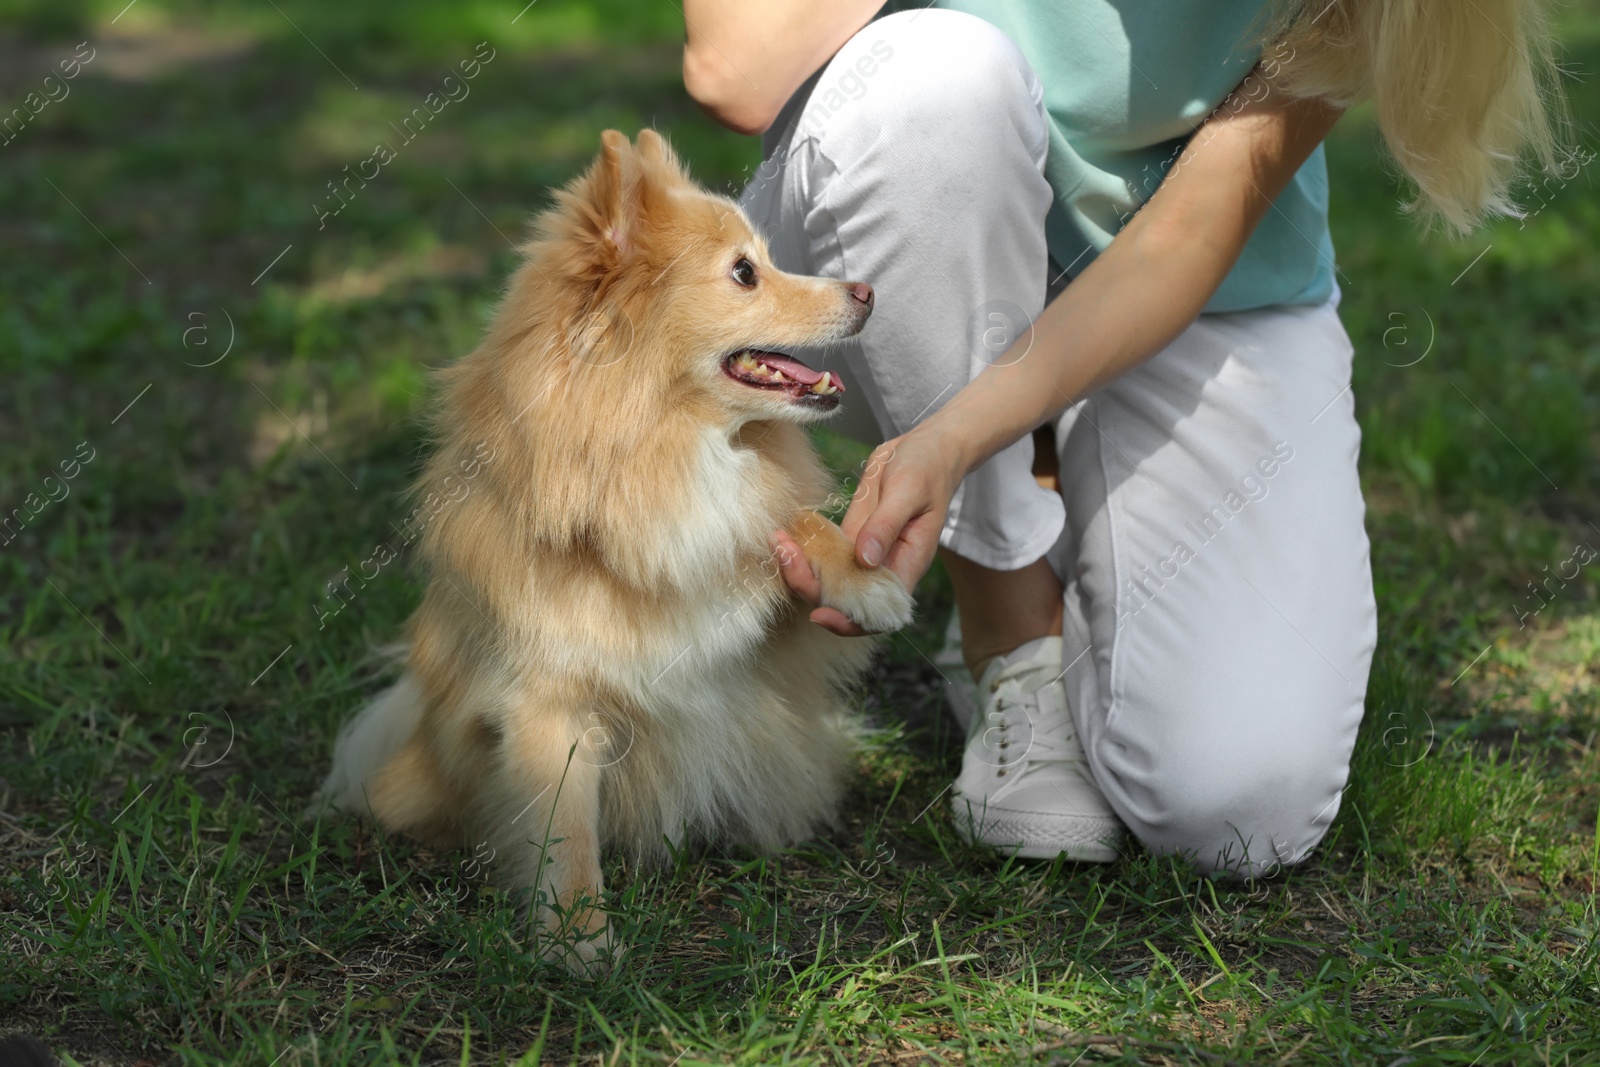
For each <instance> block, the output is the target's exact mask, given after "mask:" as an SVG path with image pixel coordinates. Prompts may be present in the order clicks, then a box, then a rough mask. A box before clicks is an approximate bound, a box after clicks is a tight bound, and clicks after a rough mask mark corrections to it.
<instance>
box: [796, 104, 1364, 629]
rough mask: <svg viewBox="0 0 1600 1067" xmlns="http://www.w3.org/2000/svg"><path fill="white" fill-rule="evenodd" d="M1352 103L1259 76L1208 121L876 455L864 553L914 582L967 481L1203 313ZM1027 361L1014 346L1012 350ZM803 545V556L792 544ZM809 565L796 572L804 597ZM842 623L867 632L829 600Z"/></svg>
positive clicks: (859, 550) (827, 615) (821, 618)
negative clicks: (1045, 303) (1082, 255)
mask: <svg viewBox="0 0 1600 1067" xmlns="http://www.w3.org/2000/svg"><path fill="white" fill-rule="evenodd" d="M1338 117H1339V111H1338V110H1336V109H1334V108H1331V107H1328V106H1327V105H1325V104H1323V103H1322V102H1320V101H1314V100H1313V101H1307V100H1291V99H1288V98H1286V97H1285V96H1284V95H1283V94H1282V93H1278V92H1273V91H1270V90H1269V88H1268V86H1267V85H1266V83H1265V82H1263V81H1262V80H1261V79H1260V77H1259V76H1258V75H1254V74H1253V75H1251V77H1250V78H1248V79H1246V80H1245V82H1244V84H1242V85H1241V86H1240V87H1239V89H1238V90H1237V91H1236V92H1235V94H1234V96H1233V97H1230V102H1229V103H1228V104H1226V105H1224V107H1223V108H1221V109H1219V111H1218V113H1217V114H1216V115H1214V116H1212V117H1211V118H1210V119H1208V120H1207V121H1206V123H1205V124H1203V125H1202V126H1201V127H1200V129H1199V130H1198V131H1197V132H1196V133H1195V135H1194V137H1193V138H1192V139H1191V140H1190V142H1189V144H1188V145H1187V146H1186V147H1185V149H1184V151H1183V154H1182V155H1180V156H1179V157H1178V160H1177V162H1176V163H1175V164H1174V165H1173V168H1172V170H1171V171H1170V172H1169V173H1168V175H1167V177H1166V179H1165V180H1164V181H1163V182H1162V183H1161V185H1160V186H1159V187H1158V189H1157V191H1156V193H1155V195H1154V196H1152V197H1151V198H1150V201H1149V203H1148V204H1146V205H1145V206H1144V208H1143V209H1142V210H1141V211H1140V212H1139V213H1138V214H1137V215H1135V216H1134V217H1133V219H1132V220H1130V221H1129V222H1128V224H1127V225H1126V226H1125V227H1123V229H1122V231H1121V232H1120V233H1118V234H1117V236H1116V237H1115V238H1114V239H1113V240H1112V242H1111V244H1110V246H1109V247H1107V248H1106V250H1105V251H1104V252H1102V253H1101V254H1100V255H1099V257H1097V258H1096V259H1095V261H1094V262H1093V263H1091V264H1090V265H1089V266H1088V267H1087V268H1086V269H1085V270H1084V271H1083V273H1082V274H1081V275H1080V276H1078V277H1077V278H1076V279H1074V280H1073V282H1072V284H1071V285H1069V286H1068V287H1067V289H1066V291H1065V292H1064V293H1063V294H1062V295H1061V296H1060V297H1058V298H1057V299H1056V300H1055V301H1054V302H1053V303H1052V304H1051V305H1050V306H1049V307H1048V308H1046V309H1045V311H1044V313H1043V314H1041V315H1040V316H1039V318H1038V320H1037V321H1036V322H1035V323H1034V324H1033V327H1032V329H1031V331H1029V332H1028V333H1024V334H1023V335H1022V336H1021V337H1019V338H1018V339H1017V340H1016V342H1015V343H1014V345H1013V348H1012V351H1019V350H1020V351H1022V352H1024V353H1026V354H1025V355H1023V356H1022V357H1021V358H1017V359H1016V360H1015V362H1011V363H1006V362H1005V360H1004V358H1003V359H1002V360H1001V362H1000V363H999V364H997V365H995V366H993V367H990V368H989V369H988V370H985V371H984V372H983V373H982V374H980V375H979V376H978V377H977V378H975V379H974V380H973V381H972V382H971V383H970V384H968V385H967V386H966V387H965V388H963V389H962V390H961V391H960V392H959V393H957V394H956V395H955V396H954V397H953V398H952V399H951V401H950V402H949V403H948V404H946V405H945V406H944V407H943V408H941V409H940V410H939V411H937V412H935V413H934V414H933V415H932V416H930V417H929V418H928V419H927V421H925V422H923V423H922V424H921V425H919V426H917V427H916V428H915V429H913V430H911V431H910V432H909V433H905V434H902V435H901V436H899V437H897V438H894V439H893V440H891V441H887V442H885V443H884V444H882V445H880V446H879V447H878V448H877V449H876V450H875V451H874V452H873V455H872V459H871V461H870V462H869V463H868V465H867V470H866V471H865V473H864V474H863V476H862V479H861V484H860V486H859V487H857V489H856V493H855V498H854V500H853V501H852V502H851V505H850V511H849V513H848V514H847V515H846V516H845V519H844V522H843V524H842V525H843V527H844V531H845V533H847V534H849V535H851V536H853V537H854V538H855V540H856V555H857V557H858V558H859V559H860V560H861V562H862V563H864V564H866V565H868V566H873V565H876V564H878V563H879V562H882V563H883V564H884V565H885V566H887V567H889V568H890V569H891V570H893V571H894V572H895V573H896V575H898V576H899V578H900V579H901V581H903V582H904V583H905V584H906V587H907V588H908V589H909V588H912V587H914V586H915V584H916V582H917V580H918V579H919V578H921V577H922V575H923V573H924V572H925V571H926V570H927V569H928V567H929V566H930V565H931V564H932V562H933V556H934V552H935V550H936V549H937V548H938V540H939V531H940V530H941V529H942V528H943V526H944V520H945V513H946V509H947V508H948V506H949V503H950V497H951V495H952V494H953V493H954V492H955V488H956V485H957V484H958V483H959V482H960V480H961V479H962V478H963V477H965V475H966V474H967V472H969V471H971V470H972V469H973V468H975V467H977V466H979V465H981V464H982V463H983V462H984V461H986V460H987V459H989V458H990V457H991V456H993V455H994V454H995V453H996V452H998V451H1000V450H1001V449H1002V448H1004V447H1006V446H1007V445H1009V444H1011V443H1012V442H1013V441H1016V440H1019V439H1020V438H1021V437H1022V436H1023V435H1024V434H1027V433H1029V432H1030V431H1032V429H1033V428H1034V427H1036V426H1038V425H1039V424H1041V423H1043V422H1044V421H1046V420H1047V419H1050V418H1052V417H1054V416H1055V415H1057V414H1059V413H1060V412H1061V411H1063V410H1065V409H1066V407H1067V406H1068V405H1069V404H1071V403H1073V402H1074V401H1076V400H1078V399H1079V398H1081V397H1083V396H1085V395H1086V394H1088V393H1089V392H1090V391H1092V390H1093V389H1095V388H1096V387H1097V386H1100V385H1103V384H1104V383H1106V382H1108V381H1110V380H1111V379H1113V378H1115V377H1116V376H1118V375H1119V374H1122V373H1123V372H1124V371H1127V370H1129V369H1131V368H1133V367H1135V366H1137V365H1138V364H1140V363H1142V362H1143V361H1144V360H1146V359H1148V358H1150V357H1151V356H1153V355H1154V354H1155V353H1157V352H1159V351H1160V350H1161V349H1162V348H1164V347H1165V346H1166V345H1167V344H1168V343H1169V342H1170V341H1172V340H1173V339H1174V338H1175V337H1177V336H1178V334H1180V333H1182V332H1183V330H1184V329H1186V328H1187V327H1188V325H1189V324H1190V323H1191V322H1193V321H1194V319H1195V316H1197V315H1198V314H1199V313H1200V311H1201V309H1202V308H1204V307H1205V305H1206V302H1207V301H1209V300H1210V299H1211V296H1212V294H1213V293H1215V292H1216V291H1217V288H1218V286H1220V285H1221V284H1222V280H1223V278H1225V277H1226V276H1227V273H1228V271H1229V270H1231V269H1232V267H1233V264H1234V263H1235V262H1236V261H1237V259H1238V257H1239V253H1240V252H1241V251H1242V250H1243V249H1244V246H1245V242H1246V241H1248V240H1249V238H1250V234H1251V233H1252V232H1253V231H1254V230H1255V227H1256V224H1257V223H1258V222H1260V220H1261V218H1262V217H1263V216H1264V215H1265V214H1266V213H1267V211H1268V210H1270V209H1271V206H1272V201H1273V200H1274V199H1275V198H1276V197H1277V195H1278V194H1279V193H1280V192H1282V191H1283V188H1284V186H1286V185H1287V184H1288V183H1289V180H1290V179H1291V178H1292V177H1293V176H1294V173H1295V171H1296V170H1298V169H1299V168H1300V165H1301V164H1302V163H1304V162H1305V160H1306V158H1307V157H1308V156H1310V154H1311V153H1312V151H1313V150H1314V149H1315V148H1316V146H1317V145H1318V144H1320V143H1321V142H1322V139H1323V138H1324V137H1325V136H1326V135H1327V133H1328V131H1329V130H1330V129H1332V127H1333V124H1334V122H1336V121H1337V120H1338ZM1013 358H1015V357H1013ZM780 555H790V553H780ZM802 567H803V563H802V564H800V565H799V566H796V565H793V564H791V565H788V566H786V567H785V571H784V573H785V577H786V578H788V580H789V583H790V585H791V586H793V587H794V588H795V589H796V591H797V592H798V593H800V595H801V596H803V597H804V596H805V595H806V592H807V589H808V588H809V585H810V583H809V582H808V580H807V578H808V576H806V575H804V574H802V573H800V569H801V568H802ZM811 617H812V619H813V620H815V621H817V622H819V623H822V624H823V625H824V626H827V627H828V628H829V629H831V630H834V631H836V632H838V633H846V634H854V633H860V630H858V629H857V628H855V627H854V626H853V624H850V623H849V622H848V620H845V619H844V617H843V616H842V615H839V614H838V613H836V612H833V611H832V610H831V609H828V608H818V609H817V610H816V611H814V612H813V613H812V616H811Z"/></svg>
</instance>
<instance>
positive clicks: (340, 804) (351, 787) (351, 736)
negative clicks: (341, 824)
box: [314, 674, 423, 815]
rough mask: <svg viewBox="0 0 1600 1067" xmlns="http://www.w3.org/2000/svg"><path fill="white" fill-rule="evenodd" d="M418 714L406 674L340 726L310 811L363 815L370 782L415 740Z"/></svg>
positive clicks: (418, 701) (418, 702)
mask: <svg viewBox="0 0 1600 1067" xmlns="http://www.w3.org/2000/svg"><path fill="white" fill-rule="evenodd" d="M422 709H423V700H422V691H421V690H420V689H419V688H418V687H417V683H416V682H415V681H414V680H412V678H411V676H410V675H409V674H408V675H406V676H405V677H404V678H401V679H400V681H398V682H396V683H395V684H394V685H392V686H390V687H389V688H388V689H386V690H384V691H383V692H382V693H379V694H378V695H377V696H376V697H374V698H373V699H372V702H371V703H369V704H368V705H367V706H366V707H364V708H362V709H361V711H360V713H359V714H357V715H356V717H355V718H353V719H351V720H350V721H349V722H347V723H345V725H344V728H343V729H341V730H340V731H339V738H338V740H337V741H335V742H334V745H333V770H331V771H329V772H328V778H327V780H326V781H324V782H323V783H322V788H321V789H320V790H319V791H318V794H317V797H318V802H319V803H318V804H316V805H314V807H316V808H317V809H325V808H327V807H330V806H331V807H335V808H338V809H339V810H341V811H348V812H353V813H356V814H361V815H365V814H366V813H367V803H368V792H369V790H370V789H371V788H372V782H373V779H374V778H376V777H377V775H378V772H379V771H381V770H382V769H383V768H384V767H385V766H386V765H387V764H388V763H389V761H390V760H392V759H393V758H394V756H395V754H396V753H398V752H399V751H400V750H401V749H402V748H404V747H405V745H406V743H407V742H408V741H410V740H411V738H412V737H413V736H414V735H415V734H416V732H417V725H418V723H420V722H421V721H422Z"/></svg>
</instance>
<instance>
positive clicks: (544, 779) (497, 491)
mask: <svg viewBox="0 0 1600 1067" xmlns="http://www.w3.org/2000/svg"><path fill="white" fill-rule="evenodd" d="M523 251H524V253H525V255H526V262H525V263H524V264H523V266H522V267H521V268H520V269H519V270H518V271H517V272H516V274H515V276H514V277H513V278H512V279H511V282H510V285H509V287H508V290H507V292H506V295H505V298H504V300H503V301H502V303H501V305H500V308H499V311H498V313H497V314H496V316H495V319H494V322H493V323H492V325H491V326H490V327H489V330H488V334H487V336H486V337H485V338H484V340H483V342H482V344H480V345H479V346H478V348H477V350H476V351H474V352H473V353H472V354H471V355H469V356H467V357H465V358H464V359H462V360H460V361H459V362H458V363H456V364H455V365H454V366H451V367H449V368H448V369H446V370H445V371H443V372H442V374H441V376H440V377H441V384H442V392H443V396H442V399H441V404H440V409H439V412H438V416H437V420H436V438H437V445H436V449H435V451H434V453H433V456H432V458H431V459H430V460H429V462H428V465H427V467H426V470H425V471H424V473H423V476H422V479H421V482H420V485H419V488H420V489H421V490H422V491H424V492H429V491H434V492H443V491H444V489H446V488H448V485H449V484H452V483H448V482H447V479H451V478H452V477H454V483H453V484H456V485H457V486H458V487H459V486H462V485H468V483H465V482H463V481H462V479H461V472H463V471H471V472H472V478H471V481H470V485H468V491H467V492H466V493H465V495H463V496H460V498H459V499H458V500H456V501H455V502H454V503H451V504H450V505H449V506H447V507H444V508H443V509H442V510H441V511H440V512H439V514H438V515H437V516H436V517H435V518H434V519H433V520H432V521H431V523H430V524H429V526H428V528H427V529H426V531H425V534H424V536H423V540H422V543H421V552H422V555H423V558H424V562H425V564H426V566H427V570H428V577H429V582H428V587H427V592H426V594H425V596H424V598H423V602H422V605H421V607H419V608H418V609H417V612H416V614H415V615H414V616H413V617H412V618H411V620H410V623H409V634H408V637H409V651H408V658H407V661H406V673H405V675H404V677H403V678H402V679H401V680H400V682H399V683H398V684H396V685H395V686H394V687H393V688H391V689H389V690H388V691H387V692H385V693H383V694H382V695H381V696H379V697H378V698H377V699H376V700H374V701H373V702H372V703H371V704H370V705H369V706H368V707H366V708H365V709H364V710H363V711H362V712H361V713H360V714H359V715H358V716H357V717H356V718H355V719H354V720H353V721H352V722H351V723H350V724H348V725H347V726H346V727H345V729H344V730H343V731H342V732H341V734H340V736H339V740H338V744H337V748H336V751H335V753H334V765H333V770H332V772H331V774H330V775H329V777H328V779H327V782H326V783H325V785H324V786H323V795H324V797H326V798H327V799H328V800H330V801H331V802H332V803H334V804H335V805H337V806H338V807H340V808H343V809H344V810H347V811H353V812H360V813H366V812H369V811H370V813H371V814H372V815H373V816H375V817H376V818H377V820H378V821H379V823H380V824H381V825H383V826H384V827H385V828H387V829H390V830H396V831H403V832H405V833H408V834H411V835H413V836H415V837H417V838H420V839H422V840H425V841H428V842H430V843H434V844H437V845H444V846H467V847H474V846H477V845H479V844H481V843H487V846H488V848H490V849H492V850H493V853H494V855H495V857H496V864H497V868H498V876H499V880H500V881H501V882H502V883H503V884H505V885H507V886H509V887H513V888H518V889H529V890H532V891H533V892H532V894H531V896H532V899H533V901H534V902H535V907H536V909H537V922H538V925H539V929H540V930H541V931H542V932H543V933H544V935H545V937H544V943H543V945H542V946H541V950H542V951H543V952H545V953H546V955H561V956H564V957H565V958H566V959H567V962H568V963H569V964H570V965H573V966H575V967H585V966H594V965H596V964H597V963H603V961H604V958H605V956H606V955H607V954H608V950H609V948H610V934H609V930H608V927H607V921H606V917H605V913H604V912H603V910H601V908H600V890H601V873H600V857H601V851H602V849H605V848H608V847H612V848H618V849H622V850H625V851H626V852H628V853H630V854H631V855H633V856H634V857H636V858H638V859H641V860H649V859H652V858H658V857H662V856H664V855H665V854H666V852H667V844H666V843H667V842H669V841H670V842H673V843H682V842H693V841H696V840H702V841H706V840H709V841H722V842H736V843H739V844H743V845H746V846H749V847H752V848H756V849H773V848H778V847H780V846H782V845H784V844H785V843H788V842H792V841H795V840H797V839H800V838H804V837H805V836H807V835H809V834H810V833H811V832H812V831H813V829H814V828H815V827H816V826H817V825H818V824H819V823H820V822H823V821H826V820H828V819H829V818H830V817H831V816H832V814H833V812H834V809H835V807H836V805H837V803H838V800H839V797H840V793H841V791H842V788H843V777H844V772H845V768H846V757H847V741H846V734H845V732H844V730H843V718H844V715H845V711H846V708H845V705H844V702H843V699H842V694H843V692H844V690H845V688H846V687H847V686H849V685H850V684H852V683H854V682H855V681H857V680H858V679H859V677H860V675H861V673H862V671H863V670H864V669H865V668H866V666H867V663H868V660H869V657H870V655H871V644H870V642H868V641H865V640H862V639H851V638H842V637H837V636H835V635H833V634H831V633H828V632H826V631H824V630H823V629H821V628H820V627H818V626H816V625H814V624H812V623H810V622H809V621H808V619H807V617H806V611H805V610H804V607H803V605H801V604H800V603H799V602H798V601H797V600H796V599H795V598H794V597H793V596H792V595H791V593H790V592H789V590H788V588H787V586H786V585H785V584H784V582H783V580H782V578H781V577H780V576H779V573H778V569H777V567H776V566H775V564H774V562H773V558H772V556H773V553H772V548H771V547H770V544H769V540H768V539H769V536H770V535H771V532H772V531H773V530H775V529H778V528H784V529H787V530H788V531H789V533H790V534H791V536H792V537H793V538H794V540H795V542H796V543H797V544H799V545H800V546H801V547H802V550H803V551H804V553H805V555H806V557H807V559H808V560H809V561H810V563H811V565H812V567H813V569H814V570H815V571H816V573H817V575H818V576H819V578H820V580H821V584H822V590H823V602H824V603H825V604H827V605H829V606H832V607H836V608H838V609H839V610H841V611H843V612H844V613H845V614H846V615H848V616H849V617H850V618H852V619H853V620H855V621H856V622H857V623H859V624H860V625H861V626H862V627H863V628H865V629H867V630H873V631H886V630H892V629H895V628H897V627H899V626H902V625H904V624H905V623H906V622H907V621H908V620H909V619H910V617H911V607H912V605H911V598H910V596H909V595H908V594H907V592H906V590H905V589H904V588H903V587H902V586H901V585H900V583H899V581H898V580H897V579H896V578H895V577H894V576H893V575H891V574H890V573H888V572H887V571H885V570H882V569H881V568H875V569H868V568H864V567H862V566H860V565H859V564H858V563H857V562H856V559H855V554H854V549H853V545H852V544H851V542H850V541H849V540H848V539H847V538H846V537H845V536H844V534H843V533H842V532H840V530H839V529H838V527H836V526H834V525H833V524H832V523H831V522H828V521H827V520H826V519H824V518H822V517H820V516H819V515H817V514H816V513H815V512H813V511H811V510H809V509H810V508H812V507H815V506H816V505H817V504H819V503H820V502H821V501H822V500H823V499H824V498H825V496H826V495H827V493H828V491H829V488H830V486H829V479H828V477H827V475H826V473H825V471H824V470H823V468H822V466H821V464H820V463H819V462H818V459H817V457H816V455H815V453H814V452H813V450H812V448H811V446H810V443H809V441H808V440H807V438H806V435H805V432H804V430H803V429H802V425H803V424H804V423H807V422H811V421H813V420H816V419H818V418H821V417H823V416H824V415H826V414H827V413H828V412H829V411H830V410H831V409H833V408H834V407H836V406H837V404H838V400H839V392H840V391H841V390H842V389H843V388H844V387H843V385H842V384H841V383H839V382H838V380H837V379H835V378H834V377H833V376H832V375H828V374H819V373H818V372H816V371H815V370H812V369H811V368H809V367H807V366H806V365H805V364H803V363H801V362H799V361H798V360H796V359H794V358H792V357H790V356H785V355H780V354H778V352H779V351H781V350H784V349H794V348H801V347H809V346H814V345H821V344H827V343H829V342H833V341H838V340H841V339H843V338H846V337H849V336H852V335H853V334H856V333H858V332H859V331H860V330H861V328H862V326H863V325H864V324H865V323H866V321H867V317H868V315H869V314H871V311H872V301H873V297H872V290H871V289H870V288H869V287H868V286H866V285H863V284H860V283H849V282H838V281H830V280H824V279H820V278H804V277H797V276H795V275H791V274H785V273H783V272H782V271H779V270H777V269H775V268H774V267H773V266H772V263H771V261H770V259H769V258H768V256H767V252H766V248H765V245H764V244H763V242H762V240H761V238H760V237H759V236H757V235H756V234H755V233H754V232H753V231H752V230H751V228H750V225H749V224H748V222H747V221H746V220H745V218H744V217H743V215H742V214H741V213H740V211H739V208H738V206H737V205H736V204H734V203H733V202H732V201H730V200H728V199H726V198H724V197H719V196H713V195H711V194H709V193H707V192H705V191H704V190H702V189H700V188H698V187H697V186H695V185H694V184H693V183H692V182H691V181H690V180H689V179H688V178H687V177H686V176H685V175H684V172H683V170H682V168H681V166H680V165H679V163H678V161H677V159H676V158H675V156H674V155H673V153H672V150H671V149H670V148H669V147H668V145H667V144H666V142H665V141H663V140H662V139H661V137H659V136H658V135H656V134H655V133H654V132H653V131H650V130H646V131H644V132H642V133H641V134H640V135H639V138H638V143H637V145H636V146H635V145H633V144H630V143H629V142H628V139H627V138H626V137H624V136H623V135H622V134H620V133H617V132H616V131H607V132H606V133H605V134H604V135H603V136H602V150H601V153H600V156H599V158H598V159H597V160H596V162H595V163H594V165H593V167H592V168H591V169H590V170H589V171H588V172H587V173H586V174H584V175H583V176H582V177H581V178H579V179H577V180H576V181H574V182H573V183H572V184H570V185H569V186H568V187H567V188H566V189H564V190H562V191H561V192H559V193H558V194H557V203H556V205H555V206H554V207H553V208H551V209H550V210H548V211H546V212H544V213H543V214H542V215H541V216H540V217H539V218H538V220H537V236H536V238H535V239H534V240H533V241H532V242H531V243H529V244H528V245H527V246H526V247H525V248H524V249H523ZM485 457H487V458H488V460H489V461H488V462H484V460H485ZM562 931H565V933H564V934H562ZM558 934H560V935H561V936H551V935H558Z"/></svg>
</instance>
